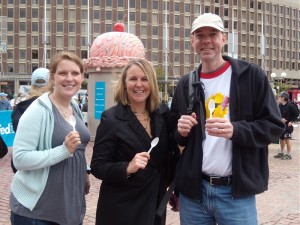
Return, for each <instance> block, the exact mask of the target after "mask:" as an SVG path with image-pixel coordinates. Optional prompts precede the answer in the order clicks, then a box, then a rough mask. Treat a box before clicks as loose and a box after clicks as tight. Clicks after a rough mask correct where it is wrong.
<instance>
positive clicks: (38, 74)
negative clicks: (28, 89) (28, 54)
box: [31, 68, 49, 87]
mask: <svg viewBox="0 0 300 225" xmlns="http://www.w3.org/2000/svg"><path fill="white" fill-rule="evenodd" d="M48 81H49V70H48V69H46V68H37V69H36V70H35V71H33V73H32V75H31V85H34V86H37V87H44V86H46V85H47V84H48Z"/></svg>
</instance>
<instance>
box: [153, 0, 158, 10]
mask: <svg viewBox="0 0 300 225" xmlns="http://www.w3.org/2000/svg"><path fill="white" fill-rule="evenodd" d="M152 9H158V1H157V0H154V1H153V2H152Z"/></svg>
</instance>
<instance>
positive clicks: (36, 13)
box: [31, 8, 39, 18]
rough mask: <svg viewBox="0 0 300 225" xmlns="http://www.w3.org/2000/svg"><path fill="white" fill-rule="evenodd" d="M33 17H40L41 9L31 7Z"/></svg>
mask: <svg viewBox="0 0 300 225" xmlns="http://www.w3.org/2000/svg"><path fill="white" fill-rule="evenodd" d="M31 17H32V18H39V9H37V8H32V9H31Z"/></svg>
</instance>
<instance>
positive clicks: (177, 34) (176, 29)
mask: <svg viewBox="0 0 300 225" xmlns="http://www.w3.org/2000/svg"><path fill="white" fill-rule="evenodd" d="M179 36H180V28H174V37H179Z"/></svg>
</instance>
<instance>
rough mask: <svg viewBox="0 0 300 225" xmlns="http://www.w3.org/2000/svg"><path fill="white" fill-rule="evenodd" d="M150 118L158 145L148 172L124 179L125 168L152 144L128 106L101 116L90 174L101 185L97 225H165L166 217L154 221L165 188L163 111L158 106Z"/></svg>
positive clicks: (116, 108) (166, 140)
mask: <svg viewBox="0 0 300 225" xmlns="http://www.w3.org/2000/svg"><path fill="white" fill-rule="evenodd" d="M150 117H151V133H152V135H153V138H155V137H159V143H158V145H157V146H156V147H154V148H153V149H152V152H151V154H150V156H151V158H150V160H149V162H148V164H147V166H146V168H145V169H144V170H138V171H137V172H136V173H135V174H133V175H132V176H131V177H130V178H127V176H126V168H127V166H128V164H129V162H130V161H131V160H132V158H133V157H134V156H135V154H136V153H138V152H142V151H148V149H149V148H150V146H151V144H150V142H151V140H152V138H150V137H149V135H148V133H147V132H146V130H145V129H144V127H143V126H142V125H141V123H140V122H139V121H138V119H137V118H136V116H135V115H134V114H133V112H132V110H131V108H130V107H129V106H123V105H122V104H120V103H119V104H117V105H116V106H113V107H112V108H110V109H108V110H106V111H104V112H103V113H102V118H101V123H100V125H99V127H98V128H97V133H96V138H95V145H94V149H93V156H92V161H91V173H92V174H93V175H94V176H95V177H96V178H98V179H101V180H102V184H101V188H100V195H99V200H98V206H97V214H96V224H101V225H105V224H107V225H126V224H128V225H132V224H135V225H162V224H165V214H164V215H163V216H162V217H158V216H157V215H155V212H156V209H157V207H158V205H159V203H160V200H161V199H162V197H163V195H164V193H165V191H166V188H167V175H166V161H167V155H168V151H169V144H168V142H169V141H170V140H169V134H168V129H167V124H168V122H167V121H166V120H167V118H168V108H167V106H165V105H162V106H161V107H160V108H159V109H158V110H156V111H155V112H154V113H152V114H150Z"/></svg>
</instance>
